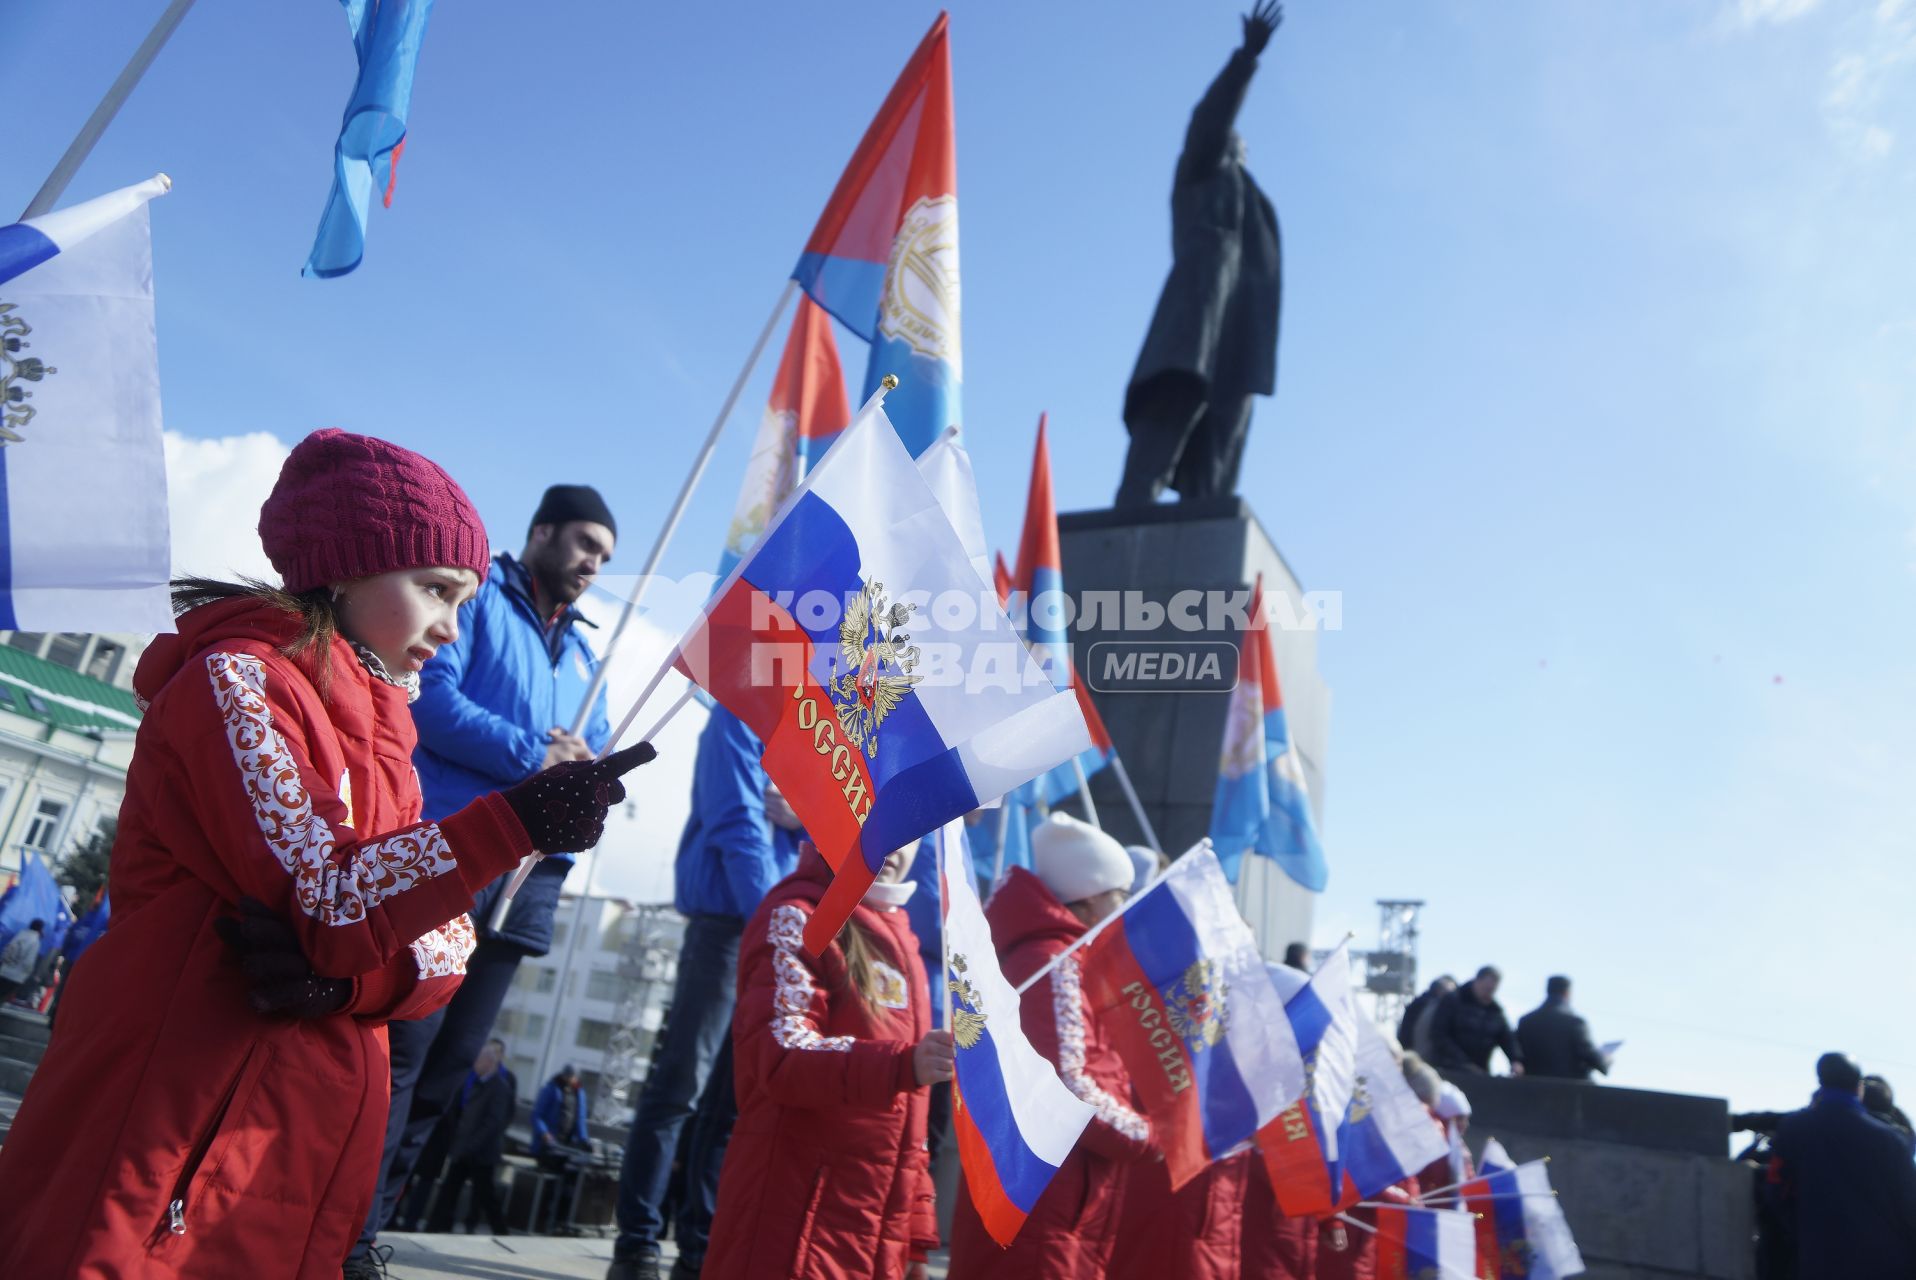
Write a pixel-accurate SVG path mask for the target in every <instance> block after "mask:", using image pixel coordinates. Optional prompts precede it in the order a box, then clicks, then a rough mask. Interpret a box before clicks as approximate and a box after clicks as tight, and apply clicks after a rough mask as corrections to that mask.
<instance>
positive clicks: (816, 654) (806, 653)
mask: <svg viewBox="0 0 1916 1280" xmlns="http://www.w3.org/2000/svg"><path fill="white" fill-rule="evenodd" d="M979 587H980V579H979V576H978V571H977V569H976V568H975V567H974V566H973V564H972V562H971V560H970V558H969V556H968V555H967V553H966V550H965V547H964V544H963V543H962V541H961V540H960V539H959V536H958V534H957V532H956V531H955V530H954V529H953V528H952V524H951V521H950V519H949V518H948V517H947V516H946V514H945V512H944V509H943V508H942V507H941V506H940V505H939V501H938V498H937V495H936V494H934V493H933V492H932V490H931V488H930V486H928V485H927V484H926V482H925V479H924V477H923V476H922V475H921V474H920V473H919V471H918V469H917V467H916V466H914V465H913V463H912V460H911V458H910V456H909V455H908V454H907V453H906V452H905V449H904V446H903V445H902V444H900V442H899V440H898V438H897V435H896V433H895V432H894V431H893V430H892V426H891V423H890V422H889V421H888V420H887V419H886V417H885V414H884V411H883V410H882V409H880V408H879V407H878V405H877V402H876V399H875V398H874V400H873V401H872V402H871V403H870V404H868V405H867V406H866V408H865V409H864V410H863V411H861V412H860V414H859V416H858V417H857V419H856V420H855V421H854V422H853V423H852V425H851V426H850V427H849V428H847V429H846V431H845V432H844V434H842V435H841V436H840V437H839V440H838V443H837V444H836V445H834V446H833V447H832V449H831V451H830V452H829V453H828V454H826V456H825V458H824V460H823V461H821V462H820V463H819V464H818V465H817V466H816V467H814V468H813V469H812V472H811V474H810V475H809V476H807V477H806V478H805V480H804V481H803V482H802V483H800V485H799V486H798V488H797V489H796V490H794V491H793V493H792V496H791V497H790V499H788V500H787V502H786V504H785V506H784V508H783V509H782V510H781V511H780V512H779V514H778V515H777V517H775V518H774V520H773V522H772V525H771V527H770V528H768V529H767V530H766V531H765V534H764V536H763V537H761V538H760V539H759V541H758V544H757V545H756V546H755V547H754V548H753V550H752V552H751V554H750V555H748V556H747V557H746V558H745V560H744V561H743V562H742V563H741V564H740V565H739V566H738V568H737V569H736V570H734V571H733V574H732V576H731V577H730V578H729V579H728V580H726V581H725V582H723V583H721V584H720V585H719V587H718V589H717V590H716V592H715V593H714V595H713V597H712V599H711V601H710V602H708V603H707V605H706V607H705V610H704V612H703V613H702V614H701V616H700V617H699V618H698V619H697V620H696V621H695V622H694V623H693V624H692V627H691V629H690V630H688V631H687V633H686V634H685V636H684V638H683V639H681V640H680V642H679V647H678V649H677V651H676V652H675V654H674V658H673V662H674V665H675V666H676V667H677V668H678V670H679V671H681V672H682V673H684V674H685V675H686V676H687V677H688V678H690V679H691V680H692V681H694V682H695V683H696V684H698V685H699V686H700V687H702V688H704V689H705V690H706V691H707V692H709V693H710V694H711V695H712V696H713V697H714V698H716V699H717V700H718V701H719V702H720V703H721V704H723V705H724V706H725V707H726V708H727V709H729V710H730V711H731V712H732V713H733V714H734V715H736V716H738V717H739V719H741V720H743V721H744V722H745V723H746V724H747V725H749V726H750V727H751V729H752V731H753V732H754V733H756V734H757V735H758V736H759V738H760V739H761V740H762V741H763V742H764V743H765V753H764V757H763V759H764V764H765V768H766V772H767V773H769V774H770V775H771V778H772V780H773V781H774V782H776V783H777V784H778V787H779V790H781V791H782V792H784V794H785V798H786V800H787V801H789V802H790V804H791V805H792V807H793V809H795V810H796V811H797V813H798V816H799V818H800V819H801V820H802V821H803V822H804V824H805V830H806V832H807V833H808V834H810V835H811V837H812V840H813V843H814V844H815V845H816V846H817V847H818V850H819V852H820V853H821V854H823V855H824V857H825V859H826V861H827V862H828V863H830V864H831V866H832V869H833V870H834V872H835V873H836V876H835V879H834V882H833V885H832V887H831V889H830V890H829V891H828V892H827V893H826V896H825V898H824V900H823V901H822V902H821V903H820V904H819V908H818V910H817V911H816V912H814V913H813V915H812V918H811V920H810V922H809V923H808V925H807V927H806V935H805V941H806V945H807V946H808V947H809V948H810V949H811V950H812V951H813V952H814V953H817V952H819V951H822V950H823V949H824V947H825V946H826V945H828V944H829V943H830V941H831V939H832V938H833V937H834V936H835V935H836V934H837V932H838V929H839V926H840V925H842V924H843V923H844V920H845V918H846V916H848V915H849V914H850V912H851V909H852V908H853V907H854V906H856V905H857V903H858V901H859V900H860V899H861V898H862V897H863V896H864V894H865V890H866V889H867V888H869V887H870V885H871V882H872V880H873V878H874V877H875V876H876V874H877V870H878V868H879V867H880V866H881V865H882V864H883V862H884V859H885V857H886V855H887V854H889V853H890V852H891V851H892V850H894V849H898V848H901V847H903V846H904V845H907V844H910V843H912V842H914V841H916V840H918V839H919V838H920V837H922V836H924V835H925V834H926V833H928V832H930V831H933V830H935V829H937V828H938V827H941V826H943V825H944V824H945V823H947V822H949V821H951V820H952V819H953V818H956V817H961V816H962V815H964V814H965V813H968V812H969V811H971V810H972V809H975V808H978V807H979V805H980V804H982V803H984V802H986V801H990V800H994V799H996V798H997V797H999V796H1001V795H1003V794H1004V793H1005V792H1007V791H1009V790H1011V789H1012V788H1013V787H1016V786H1019V785H1021V784H1023V783H1025V782H1027V781H1029V780H1030V779H1031V778H1033V777H1036V776H1037V775H1038V774H1039V773H1042V772H1043V771H1044V770H1046V769H1049V768H1051V767H1052V766H1053V765H1055V764H1057V763H1058V761H1060V760H1064V759H1069V758H1070V757H1071V756H1073V755H1075V754H1077V753H1078V752H1080V751H1082V750H1084V748H1085V746H1086V744H1087V743H1088V741H1089V734H1088V732H1087V730H1086V728H1085V723H1084V717H1083V715H1082V714H1081V713H1080V712H1079V710H1078V703H1077V699H1076V698H1075V697H1074V696H1072V695H1071V694H1070V693H1069V692H1061V691H1059V690H1057V689H1055V688H1053V687H1052V684H1051V682H1050V680H1048V679H1047V678H1046V677H1045V674H1044V672H1043V670H1042V669H1041V668H1039V666H1038V664H1037V662H1036V661H1035V660H1034V659H1033V658H1032V657H1031V655H1030V654H1029V653H1028V652H1027V651H1026V650H1025V648H1024V646H1023V645H1022V644H1021V643H1020V642H1019V641H1018V640H1017V639H1016V637H1015V636H1014V635H1013V634H1012V632H1011V628H1010V622H1009V620H1008V619H1006V618H1005V617H1004V616H1003V614H1002V613H1000V614H999V615H998V616H997V617H995V618H986V619H985V620H983V621H982V622H973V623H971V624H970V625H966V626H953V625H950V618H949V617H948V616H947V614H946V613H945V611H942V610H940V609H937V608H932V607H925V606H926V605H927V604H928V603H929V602H933V601H936V600H938V599H939V597H940V596H941V594H943V593H947V592H961V593H964V594H966V595H967V596H969V597H971V598H972V599H974V600H975V599H976V598H977V596H978V595H979Z"/></svg>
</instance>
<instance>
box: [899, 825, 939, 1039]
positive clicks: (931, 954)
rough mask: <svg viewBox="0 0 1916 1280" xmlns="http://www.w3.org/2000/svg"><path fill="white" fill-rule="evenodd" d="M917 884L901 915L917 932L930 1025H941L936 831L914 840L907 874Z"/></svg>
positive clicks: (912, 929)
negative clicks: (914, 852)
mask: <svg viewBox="0 0 1916 1280" xmlns="http://www.w3.org/2000/svg"><path fill="white" fill-rule="evenodd" d="M907 879H909V880H910V881H911V882H912V883H913V884H915V885H917V886H918V887H917V888H916V889H914V890H913V891H912V895H911V901H909V902H907V903H906V904H905V918H906V919H908V920H910V921H911V931H912V932H913V933H915V934H917V935H918V958H919V959H921V960H923V961H924V962H925V982H926V984H927V986H928V995H929V996H930V999H931V1025H932V1026H934V1027H942V1026H944V1025H945V990H944V988H945V944H944V927H945V916H944V912H943V911H942V910H941V909H940V903H939V901H938V890H939V884H938V833H937V832H935V831H934V832H933V833H932V834H930V835H928V836H926V837H925V838H924V839H923V840H920V841H919V842H918V856H917V857H916V858H914V859H913V860H912V864H911V872H910V874H909V875H908V876H907Z"/></svg>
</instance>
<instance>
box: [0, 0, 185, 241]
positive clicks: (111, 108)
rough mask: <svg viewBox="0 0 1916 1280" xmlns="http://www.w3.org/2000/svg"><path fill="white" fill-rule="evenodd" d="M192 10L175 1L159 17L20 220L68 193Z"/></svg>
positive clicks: (45, 208)
mask: <svg viewBox="0 0 1916 1280" xmlns="http://www.w3.org/2000/svg"><path fill="white" fill-rule="evenodd" d="M192 7H193V0H173V2H172V3H171V4H169V5H167V6H166V11H165V12H164V13H162V14H161V15H160V18H159V21H157V22H155V23H154V24H153V29H152V30H151V31H149V32H147V33H146V39H145V40H142V41H141V42H140V47H139V48H138V49H135V50H134V51H133V56H132V58H130V59H128V61H127V64H126V66H125V67H124V68H122V69H121V71H120V77H119V79H117V80H115V81H114V82H113V86H112V87H111V88H109V89H108V90H107V91H106V96H105V97H104V98H101V99H100V105H99V106H97V107H95V108H93V114H92V115H90V116H88V117H87V121H86V123H85V124H83V125H81V126H80V132H79V135H78V136H77V137H75V138H74V139H73V144H72V145H71V146H69V147H68V148H67V150H66V154H65V155H63V156H61V157H60V162H59V163H58V164H56V165H54V166H53V172H52V173H50V174H48V175H47V180H46V181H45V182H44V183H42V184H41V186H40V191H39V193H38V194H37V195H35V196H34V197H33V200H32V202H31V203H29V204H28V205H27V211H26V212H25V213H23V214H21V215H20V221H22V222H24V221H26V220H27V219H28V218H37V217H39V216H40V215H41V214H43V213H45V212H47V211H48V210H49V209H51V208H53V206H54V205H55V204H57V203H58V202H59V199H60V197H61V196H63V195H65V194H66V189H67V184H68V183H70V182H72V181H73V175H74V174H76V173H78V172H79V171H80V166H81V165H83V164H85V163H86V158H87V156H88V155H90V154H92V151H93V145H94V144H95V143H96V142H98V141H99V140H100V135H101V134H103V133H105V132H106V127H107V126H108V125H110V124H112V123H113V117H114V116H116V115H118V114H120V108H121V107H122V106H124V105H126V100H127V98H128V96H130V95H131V94H132V92H133V86H134V85H137V84H138V83H139V82H140V77H141V76H143V75H145V74H146V69H147V68H148V67H150V66H152V65H153V59H155V58H157V57H158V56H159V55H160V50H161V49H162V48H163V47H165V45H166V42H167V41H168V40H169V39H171V38H172V35H173V32H174V29H175V28H177V27H178V26H179V25H180V22H181V20H183V19H184V18H185V17H186V11H187V10H188V9H191V8H192Z"/></svg>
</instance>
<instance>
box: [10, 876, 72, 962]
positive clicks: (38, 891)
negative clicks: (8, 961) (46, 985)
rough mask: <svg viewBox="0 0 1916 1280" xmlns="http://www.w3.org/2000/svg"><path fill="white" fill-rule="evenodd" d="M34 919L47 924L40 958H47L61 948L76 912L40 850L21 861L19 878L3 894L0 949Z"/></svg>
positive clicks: (42, 939)
mask: <svg viewBox="0 0 1916 1280" xmlns="http://www.w3.org/2000/svg"><path fill="white" fill-rule="evenodd" d="M35 920H38V921H40V922H41V923H42V925H43V926H44V929H43V931H42V933H41V935H40V958H41V959H42V960H44V959H46V957H48V956H50V955H52V954H53V953H54V952H56V951H58V950H59V949H60V943H61V942H62V941H64V940H65V938H66V934H67V929H68V928H69V927H70V926H71V925H72V924H73V913H72V912H71V911H69V910H67V904H66V899H65V897H63V896H62V895H61V893H60V886H59V885H58V884H57V883H55V882H54V879H53V873H52V872H50V871H48V870H47V864H46V862H45V861H44V860H43V859H42V858H41V857H40V855H39V854H37V853H28V854H27V856H26V858H25V859H24V860H23V861H22V862H21V864H20V879H19V880H17V881H16V882H15V883H14V885H13V887H12V888H10V889H8V890H7V891H6V893H5V894H3V895H0V950H4V949H5V948H6V945H7V944H8V943H9V942H12V941H13V938H14V935H15V934H17V933H19V932H20V930H22V929H24V928H26V927H27V926H28V925H30V924H32V923H33V922H34V921H35Z"/></svg>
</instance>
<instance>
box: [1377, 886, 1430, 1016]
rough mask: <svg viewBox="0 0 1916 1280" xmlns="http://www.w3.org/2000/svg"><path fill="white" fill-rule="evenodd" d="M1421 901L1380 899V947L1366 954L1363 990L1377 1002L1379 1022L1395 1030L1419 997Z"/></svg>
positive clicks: (1378, 944)
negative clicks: (1418, 951)
mask: <svg viewBox="0 0 1916 1280" xmlns="http://www.w3.org/2000/svg"><path fill="white" fill-rule="evenodd" d="M1423 906H1424V904H1423V902H1422V901H1421V900H1417V901H1412V900H1410V899H1402V898H1379V899H1378V900H1377V946H1376V947H1375V948H1374V949H1373V950H1370V951H1366V952H1364V953H1363V957H1364V990H1366V991H1368V992H1370V993H1371V995H1372V996H1373V997H1375V999H1376V1001H1377V1021H1378V1022H1379V1023H1380V1024H1381V1025H1383V1026H1387V1027H1390V1028H1392V1029H1393V1030H1394V1029H1395V1028H1396V1026H1397V1023H1398V1021H1399V1020H1400V1019H1401V1018H1402V1017H1403V1016H1404V1006H1405V1005H1407V1004H1409V1003H1410V1002H1411V1000H1412V999H1413V998H1414V997H1415V996H1416V995H1417V914H1418V912H1419V911H1421V910H1423Z"/></svg>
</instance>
